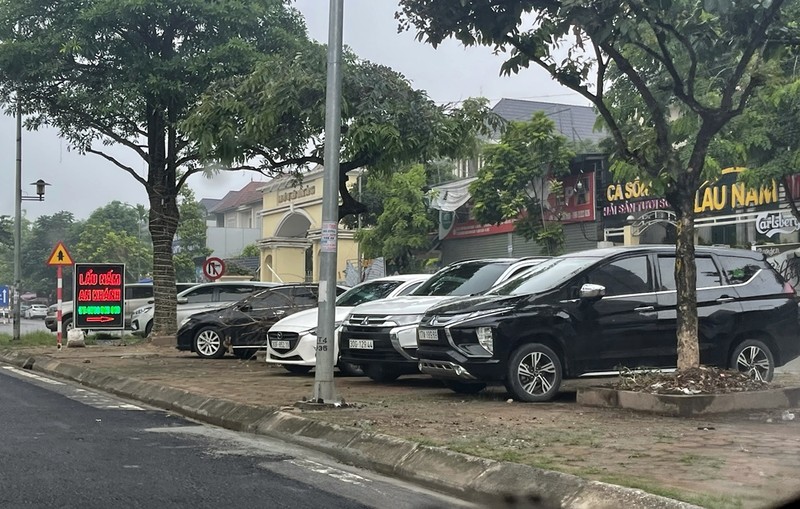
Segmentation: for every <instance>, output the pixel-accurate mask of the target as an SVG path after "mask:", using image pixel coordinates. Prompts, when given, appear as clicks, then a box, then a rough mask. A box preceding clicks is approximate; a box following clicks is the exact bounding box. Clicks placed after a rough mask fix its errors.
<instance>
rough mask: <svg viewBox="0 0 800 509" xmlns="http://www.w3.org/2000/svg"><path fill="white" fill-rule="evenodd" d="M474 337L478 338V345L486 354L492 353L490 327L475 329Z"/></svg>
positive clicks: (492, 343) (492, 340)
mask: <svg viewBox="0 0 800 509" xmlns="http://www.w3.org/2000/svg"><path fill="white" fill-rule="evenodd" d="M475 335H476V336H477V337H478V343H480V345H481V346H482V347H483V348H485V349H486V351H487V352H489V353H491V354H493V353H494V334H493V333H492V328H491V327H478V328H477V329H475Z"/></svg>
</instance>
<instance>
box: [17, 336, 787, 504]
mask: <svg viewBox="0 0 800 509" xmlns="http://www.w3.org/2000/svg"><path fill="white" fill-rule="evenodd" d="M34 352H35V353H37V354H46V355H50V356H52V357H56V358H59V359H61V360H63V361H66V362H70V363H75V364H79V365H82V366H83V367H86V368H91V369H97V370H100V371H103V372H109V373H114V374H117V375H121V376H130V377H133V378H137V379H140V380H147V381H151V382H156V383H160V384H164V385H168V386H171V387H176V388H181V389H185V390H187V391H191V392H197V393H202V394H207V395H211V396H216V397H221V398H225V399H229V400H233V401H238V402H246V403H250V404H256V405H263V406H270V407H279V408H284V409H285V410H287V411H292V412H302V414H303V415H304V416H306V417H309V418H313V419H320V420H324V421H328V422H333V423H337V424H342V425H346V426H355V427H359V428H362V429H364V430H368V431H374V432H378V433H385V434H388V435H393V436H397V437H402V438H407V439H411V440H415V441H418V442H421V443H424V444H428V445H435V446H443V447H447V448H450V449H453V450H456V451H460V452H465V453H469V454H474V455H478V456H483V457H488V458H493V459H497V460H504V461H512V462H519V463H525V464H529V465H533V466H537V467H541V468H546V469H551V470H558V471H561V472H567V473H573V474H577V475H580V476H582V477H585V478H588V479H594V480H600V481H606V482H611V483H614V484H620V485H624V486H630V487H636V488H641V489H644V490H646V491H649V492H651V493H656V494H660V495H665V496H668V497H671V498H678V499H681V500H685V501H687V502H692V503H695V504H698V505H702V506H706V507H720V508H723V507H724V508H736V507H743V508H754V507H773V506H774V505H776V504H777V503H778V502H780V501H783V500H785V499H787V498H789V497H791V496H797V495H800V411H799V410H798V409H790V410H791V412H793V414H794V415H795V416H796V418H795V419H794V420H784V419H783V418H782V412H783V410H784V409H781V410H779V411H775V412H753V413H741V414H735V415H731V414H728V415H721V416H714V417H709V418H702V419H687V418H672V417H660V416H653V415H648V414H641V413H634V412H629V411H619V410H608V409H599V408H590V407H583V406H579V405H577V403H576V402H575V393H574V391H575V387H576V383H574V382H573V383H568V384H567V387H566V388H565V390H564V391H563V392H562V394H561V395H560V397H559V398H558V399H557V400H556V401H554V402H551V403H547V404H526V403H518V402H512V401H511V400H509V399H508V398H509V397H508V395H507V394H506V393H505V391H504V390H503V389H502V388H490V389H488V390H486V391H484V392H483V393H481V394H479V395H476V396H464V395H458V394H455V393H453V392H451V391H449V390H448V389H445V388H443V387H442V386H441V385H440V384H439V383H438V382H436V381H434V380H432V379H429V378H427V377H423V376H421V375H420V376H412V377H402V378H401V379H399V380H398V381H397V382H395V383H393V384H376V383H374V382H372V381H370V380H369V379H367V378H362V377H339V376H337V377H336V388H337V392H338V394H339V396H340V397H341V398H343V399H344V400H345V401H346V402H348V403H354V404H355V406H354V407H351V408H342V409H335V410H324V411H317V410H315V411H308V410H304V411H301V410H299V409H297V408H296V407H294V404H295V403H296V402H297V401H299V400H301V399H303V398H310V397H311V396H312V392H313V382H314V375H313V373H311V374H308V375H292V374H289V373H287V372H286V371H284V370H283V369H282V368H280V367H269V366H267V365H266V364H265V363H264V362H263V361H261V360H255V359H254V360H251V361H240V360H238V359H235V358H232V357H226V358H224V359H220V360H210V361H209V360H202V359H200V358H198V357H197V356H195V355H194V354H189V353H181V352H177V351H176V350H174V349H171V348H165V347H152V346H135V347H131V346H128V347H123V346H118V347H109V346H103V347H89V348H85V349H64V350H62V351H60V352H58V351H56V350H55V349H52V348H51V349H35V350H32V353H34ZM607 382H608V380H605V381H603V383H607ZM580 383H597V381H581V382H580ZM779 383H782V384H784V385H800V380H798V379H797V378H785V379H783V380H779Z"/></svg>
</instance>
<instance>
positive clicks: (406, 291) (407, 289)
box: [397, 281, 424, 296]
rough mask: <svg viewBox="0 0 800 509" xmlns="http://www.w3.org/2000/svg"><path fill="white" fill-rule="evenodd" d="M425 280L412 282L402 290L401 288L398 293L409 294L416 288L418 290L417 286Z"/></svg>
mask: <svg viewBox="0 0 800 509" xmlns="http://www.w3.org/2000/svg"><path fill="white" fill-rule="evenodd" d="M423 282H424V281H415V282H413V283H411V284H410V285H408V286H406V287H405V288H403V289H402V290H400V293H398V294H397V295H398V296H400V295H408V294H409V293H411V292H413V291H414V290H416V289H417V287H419V285H421V284H422V283H423Z"/></svg>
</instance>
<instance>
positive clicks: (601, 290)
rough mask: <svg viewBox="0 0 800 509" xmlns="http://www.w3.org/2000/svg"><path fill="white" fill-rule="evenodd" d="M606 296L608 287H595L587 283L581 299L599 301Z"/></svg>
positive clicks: (583, 288) (581, 291) (582, 290)
mask: <svg viewBox="0 0 800 509" xmlns="http://www.w3.org/2000/svg"><path fill="white" fill-rule="evenodd" d="M605 294H606V287H605V286H603V285H595V284H592V283H586V284H584V285H583V286H581V290H580V294H579V295H580V298H581V299H585V300H598V299H602V298H603V297H604V296H605Z"/></svg>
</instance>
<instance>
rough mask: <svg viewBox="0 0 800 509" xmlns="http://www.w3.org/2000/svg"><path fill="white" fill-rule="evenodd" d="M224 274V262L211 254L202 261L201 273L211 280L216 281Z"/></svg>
mask: <svg viewBox="0 0 800 509" xmlns="http://www.w3.org/2000/svg"><path fill="white" fill-rule="evenodd" d="M223 274H225V262H223V261H222V259H220V258H217V257H215V256H212V257H211V258H209V259H207V260H206V261H205V263H203V275H204V276H205V277H206V278H208V279H210V280H211V281H216V280H217V279H219V278H221V277H222V275H223Z"/></svg>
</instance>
